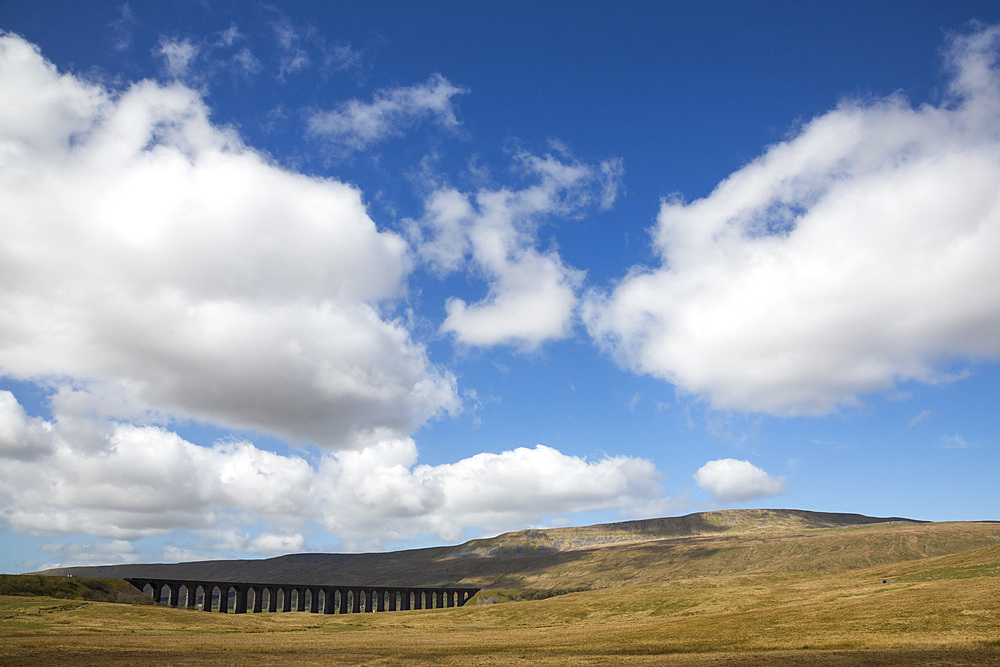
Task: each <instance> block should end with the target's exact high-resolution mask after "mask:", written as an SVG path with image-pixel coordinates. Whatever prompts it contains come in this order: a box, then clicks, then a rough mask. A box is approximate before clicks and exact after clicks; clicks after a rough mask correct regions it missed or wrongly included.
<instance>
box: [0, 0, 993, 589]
mask: <svg viewBox="0 0 1000 667" xmlns="http://www.w3.org/2000/svg"><path fill="white" fill-rule="evenodd" d="M360 4H361V5H363V6H359V3H310V2H295V3H276V4H264V3H245V2H221V1H212V0H206V1H203V2H194V1H191V2H186V1H183V2H174V3H152V2H128V3H125V4H122V3H117V2H109V3H101V2H90V3H70V2H34V3H3V9H2V11H0V29H2V30H4V31H5V32H4V33H3V35H2V36H0V97H2V99H3V100H4V104H3V105H2V109H0V200H2V201H4V202H5V203H4V206H3V211H2V213H0V229H2V231H3V237H2V238H3V241H2V243H0V458H2V460H3V463H2V465H0V531H2V532H0V544H2V547H3V548H2V549H0V553H2V557H0V570H2V571H5V572H21V571H28V570H33V569H40V568H43V567H51V566H56V565H74V564H100V563H113V562H136V561H143V562H149V561H176V560H193V559H206V558H232V557H265V556H272V555H278V554H282V553H290V552H300V551H364V550H385V549H396V548H404V547H416V546H428V545H436V544H442V543H456V542H460V541H463V540H465V539H470V538H473V537H479V536H484V535H491V534H496V533H499V532H503V531H506V530H517V529H522V528H527V527H539V526H540V527H552V526H562V525H585V524H589V523H595V522H601V521H616V520H626V519H639V518H648V517H652V516H670V515H677V514H683V513H688V512H695V511H701V510H708V509H719V508H731V507H792V508H800V509H810V510H818V511H843V512H859V513H865V514H870V515H877V516H890V515H894V516H907V517H912V518H919V519H928V520H977V519H997V518H998V517H997V516H996V507H997V506H998V500H1000V492H998V491H997V485H996V483H995V479H996V476H997V472H998V456H997V446H998V444H1000V442H998V437H997V430H996V424H997V420H996V416H995V415H996V413H997V396H998V389H1000V366H998V364H997V360H998V359H1000V290H998V289H997V288H996V285H998V284H1000V264H998V263H997V262H996V261H995V256H996V252H997V249H998V248H1000V198H998V193H1000V140H998V137H1000V68H998V67H1000V66H998V62H997V56H998V54H1000V6H997V5H996V3H987V2H984V3H973V2H952V3H919V4H914V3H902V2H883V3H867V2H866V3H854V2H846V3H845V2H838V3H826V4H823V3H792V2H789V3H783V2H775V3H759V4H748V3H724V2H719V3H653V2H649V3H642V2H635V3H612V2H606V3H605V2H583V3H564V2H541V3H536V2H532V3H526V2H525V3H521V2H512V3H493V4H484V3H407V2H399V3H386V2H373V3H360Z"/></svg>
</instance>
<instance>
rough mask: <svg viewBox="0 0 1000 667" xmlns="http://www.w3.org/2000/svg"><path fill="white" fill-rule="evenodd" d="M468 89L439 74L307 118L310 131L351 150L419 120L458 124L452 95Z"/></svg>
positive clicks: (392, 133) (391, 134) (378, 92)
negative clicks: (411, 84)
mask: <svg viewBox="0 0 1000 667" xmlns="http://www.w3.org/2000/svg"><path fill="white" fill-rule="evenodd" d="M467 92H468V90H466V89H465V88H461V87H459V86H456V85H454V84H453V83H451V82H450V81H448V79H446V78H444V77H443V76H441V75H440V74H435V75H433V76H431V77H430V78H429V79H428V80H427V81H426V83H422V84H416V85H413V86H404V87H400V88H389V89H383V90H379V91H377V92H376V93H375V95H374V96H373V98H372V101H371V102H361V101H359V100H350V101H348V102H345V103H343V104H341V105H340V106H339V107H338V108H337V109H335V110H333V111H322V112H318V113H316V114H313V116H312V117H311V118H310V119H309V134H310V135H312V136H315V137H322V138H325V139H328V140H330V141H332V142H334V143H336V144H339V145H342V146H344V147H346V148H349V149H352V150H360V149H362V148H364V147H365V146H368V145H370V144H373V143H377V142H379V141H382V140H383V139H386V138H388V137H392V136H399V135H400V134H402V133H403V130H404V129H405V128H407V127H409V126H411V125H414V124H416V123H418V122H420V121H422V120H431V121H433V122H436V123H437V124H439V125H442V126H444V127H456V126H458V124H459V123H458V119H457V118H456V117H455V110H454V108H453V107H452V101H451V100H452V98H453V97H454V96H456V95H464V94H465V93H467Z"/></svg>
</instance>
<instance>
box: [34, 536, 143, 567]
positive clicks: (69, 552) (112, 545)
mask: <svg viewBox="0 0 1000 667" xmlns="http://www.w3.org/2000/svg"><path fill="white" fill-rule="evenodd" d="M41 551H42V553H46V554H52V555H51V556H50V557H51V558H57V559H59V562H54V563H46V564H45V565H42V566H40V567H38V568H37V569H39V570H47V569H49V568H56V567H62V565H64V564H65V565H110V564H118V563H137V562H139V561H140V560H141V558H142V557H141V554H139V553H138V552H137V551H136V549H135V547H134V546H133V545H132V543H131V542H129V541H127V540H98V541H95V542H90V543H86V544H81V543H74V542H70V543H66V544H63V543H59V542H51V543H49V544H43V545H42V546H41Z"/></svg>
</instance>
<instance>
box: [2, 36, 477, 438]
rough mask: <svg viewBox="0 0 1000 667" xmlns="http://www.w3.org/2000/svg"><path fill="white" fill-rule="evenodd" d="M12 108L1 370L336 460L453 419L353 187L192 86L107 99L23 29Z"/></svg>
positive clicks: (395, 269)
mask: <svg viewBox="0 0 1000 667" xmlns="http://www.w3.org/2000/svg"><path fill="white" fill-rule="evenodd" d="M0 96H2V97H4V98H9V99H17V100H18V104H16V105H3V106H2V107H0V200H2V201H3V202H4V215H3V218H2V221H0V228H2V233H3V238H4V242H3V244H2V245H0V284H3V285H4V289H3V290H2V291H0V332H2V333H0V374H4V375H8V376H13V377H18V378H22V379H30V380H34V381H45V382H47V383H49V384H52V385H58V386H63V387H64V388H66V389H70V388H72V389H73V390H74V391H75V392H76V393H75V396H76V400H77V402H79V401H81V400H84V399H86V398H87V397H89V400H90V403H91V410H92V411H95V412H101V413H103V414H106V415H110V416H115V415H121V416H126V415H127V416H128V417H129V418H131V417H133V416H134V415H137V414H144V413H150V412H155V413H158V414H160V415H165V416H169V417H173V418H179V419H186V418H190V419H196V420H200V421H206V422H211V423H214V424H217V425H220V426H223V427H227V428H237V429H258V430H261V431H264V432H268V433H273V434H276V435H278V436H280V437H287V438H291V439H293V440H295V441H300V442H304V441H312V442H315V443H316V444H318V445H320V446H321V447H325V448H328V449H338V448H343V447H354V446H360V444H363V443H364V442H368V441H370V439H371V438H383V437H396V436H402V435H407V434H409V433H410V432H411V431H412V430H413V429H414V428H416V427H417V426H418V425H420V424H421V423H423V422H424V421H426V420H427V419H428V418H430V417H432V416H434V415H436V414H439V413H441V412H442V411H446V410H455V409H457V408H458V398H457V394H456V389H455V381H454V378H453V377H452V376H451V375H450V374H449V373H447V372H445V371H442V370H440V369H438V368H436V367H435V366H433V365H432V364H431V363H430V361H429V360H428V358H427V355H426V352H425V350H424V348H423V346H421V345H419V344H417V343H416V342H414V341H413V340H412V339H411V337H410V335H409V331H408V330H407V328H406V326H405V324H404V323H403V322H401V321H398V320H396V319H393V318H391V317H389V316H387V315H384V314H383V310H382V309H383V308H384V307H385V306H391V305H392V304H391V300H393V299H395V298H396V297H398V296H400V295H401V294H402V293H403V291H404V290H405V284H404V280H405V278H406V276H407V273H408V270H409V262H410V260H409V257H408V248H407V244H406V242H405V241H404V240H403V239H402V238H400V237H399V236H397V235H395V234H392V233H389V232H382V231H379V230H378V229H377V228H376V226H375V224H374V223H373V222H372V220H371V219H370V218H369V217H368V215H367V212H366V210H365V206H364V204H363V203H362V200H361V194H360V192H359V191H358V190H357V189H355V188H353V187H351V186H348V185H345V184H343V183H339V182H336V181H332V180H328V179H321V178H313V177H307V176H303V175H299V174H295V173H291V172H288V171H284V170H282V169H280V168H278V167H276V166H274V165H273V164H271V163H270V162H269V161H268V160H267V159H266V158H265V157H264V156H261V155H259V154H257V153H256V152H254V151H253V150H251V149H249V148H247V147H246V146H244V145H243V144H242V143H241V142H240V140H239V138H238V137H237V136H236V135H235V134H234V133H233V132H232V131H231V130H228V129H226V128H220V127H217V126H214V125H213V124H212V123H211V122H210V121H209V119H208V111H207V109H206V108H205V106H204V105H203V104H202V102H201V100H200V99H199V97H198V95H197V94H196V93H195V92H193V91H191V90H190V89H188V88H186V87H184V86H181V85H179V84H175V85H171V86H160V85H157V84H155V83H152V82H148V81H147V82H142V83H138V84H135V85H133V86H131V87H130V88H128V89H127V90H125V91H123V92H121V93H112V92H110V91H107V90H105V89H103V88H100V87H98V86H94V85H89V84H87V83H85V82H83V81H80V80H78V79H77V78H75V77H74V76H72V75H68V74H64V75H60V74H59V73H58V72H57V71H56V70H55V68H54V67H53V66H52V65H51V64H49V63H47V62H45V61H44V60H43V59H42V57H41V55H40V54H39V53H38V52H37V50H36V49H35V48H34V47H32V46H31V45H30V44H28V43H27V42H25V41H24V40H22V39H20V38H18V37H16V36H12V35H7V36H3V37H0ZM53 193H58V195H59V196H53ZM108 406H117V407H113V408H110V407H108ZM109 410H110V412H109Z"/></svg>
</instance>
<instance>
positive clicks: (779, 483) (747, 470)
mask: <svg viewBox="0 0 1000 667" xmlns="http://www.w3.org/2000/svg"><path fill="white" fill-rule="evenodd" d="M694 481H695V482H697V483H698V486H700V487H701V488H702V489H704V490H705V491H708V492H709V493H711V494H712V497H713V498H714V499H716V500H729V501H736V502H740V501H744V500H753V499H754V498H770V497H772V496H776V495H778V494H781V493H784V492H785V478H784V477H772V476H771V475H769V474H767V473H766V472H764V471H763V470H761V469H760V468H758V467H757V466H755V465H754V464H752V463H750V462H749V461H740V460H738V459H719V460H716V461H709V462H708V463H706V464H705V465H703V466H702V467H701V468H699V469H698V472H696V473H695V474H694Z"/></svg>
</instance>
